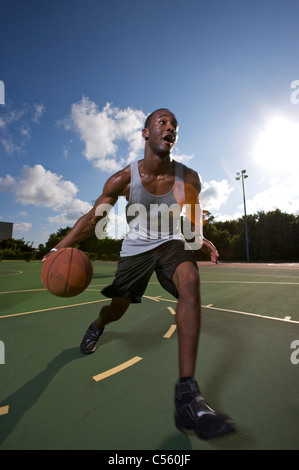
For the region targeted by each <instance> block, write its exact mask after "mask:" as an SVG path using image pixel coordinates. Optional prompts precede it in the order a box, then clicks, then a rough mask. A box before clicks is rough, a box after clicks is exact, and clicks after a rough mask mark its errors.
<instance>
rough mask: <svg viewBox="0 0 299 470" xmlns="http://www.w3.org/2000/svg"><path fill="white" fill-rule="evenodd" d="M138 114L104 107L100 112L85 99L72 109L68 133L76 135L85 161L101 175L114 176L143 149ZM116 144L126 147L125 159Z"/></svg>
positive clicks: (137, 111)
mask: <svg viewBox="0 0 299 470" xmlns="http://www.w3.org/2000/svg"><path fill="white" fill-rule="evenodd" d="M145 118H146V116H145V114H144V113H143V111H141V110H134V109H132V108H129V107H128V108H126V109H124V110H121V109H119V108H117V107H114V106H112V105H111V104H110V103H107V104H106V106H104V108H103V109H102V110H99V108H98V107H97V105H96V104H95V103H94V102H92V101H91V100H89V99H88V98H86V97H83V98H82V99H81V101H80V102H78V103H74V104H73V105H72V107H71V114H70V118H69V119H68V120H65V121H64V123H63V124H64V126H65V128H66V129H67V130H71V129H72V130H74V131H75V132H77V133H78V135H79V137H80V140H81V141H82V142H83V143H84V145H85V148H84V151H83V154H84V156H85V157H86V158H87V160H89V161H91V162H92V164H93V165H94V166H95V167H97V168H100V169H101V170H103V171H108V172H114V171H117V170H120V169H121V168H123V166H124V164H128V163H130V162H131V161H133V160H135V159H136V158H137V157H138V156H139V155H140V152H141V151H142V149H143V145H144V142H143V138H142V135H141V130H142V128H143V125H144V121H145ZM119 144H125V145H126V146H127V148H126V153H128V156H127V157H126V158H124V157H122V156H121V155H119Z"/></svg>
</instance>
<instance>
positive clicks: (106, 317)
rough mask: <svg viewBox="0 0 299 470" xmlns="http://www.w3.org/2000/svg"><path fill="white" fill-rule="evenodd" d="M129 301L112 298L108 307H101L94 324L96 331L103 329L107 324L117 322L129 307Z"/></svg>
mask: <svg viewBox="0 0 299 470" xmlns="http://www.w3.org/2000/svg"><path fill="white" fill-rule="evenodd" d="M130 303H131V299H122V298H120V297H114V298H113V299H112V301H111V303H110V304H109V305H104V307H102V309H101V311H100V313H99V318H98V319H97V322H96V327H97V328H98V329H101V328H104V327H105V326H106V325H108V324H109V323H112V322H114V321H117V320H119V319H120V318H121V317H122V316H123V315H124V314H125V313H126V311H127V309H128V307H129V306H130Z"/></svg>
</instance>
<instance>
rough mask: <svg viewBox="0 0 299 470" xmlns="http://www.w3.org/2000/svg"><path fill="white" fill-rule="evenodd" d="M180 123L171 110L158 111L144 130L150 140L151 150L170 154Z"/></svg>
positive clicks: (145, 135)
mask: <svg viewBox="0 0 299 470" xmlns="http://www.w3.org/2000/svg"><path fill="white" fill-rule="evenodd" d="M177 130H178V123H177V120H176V118H175V116H174V114H172V113H171V112H170V111H169V110H167V109H163V110H158V111H156V112H155V113H154V114H153V116H152V117H151V120H150V123H149V125H148V127H147V128H146V129H144V130H143V137H145V138H146V139H147V141H148V144H149V146H150V148H151V150H152V151H153V152H154V153H157V154H158V155H161V156H164V155H166V156H168V155H170V153H171V151H172V149H173V147H174V145H175V143H176V140H177Z"/></svg>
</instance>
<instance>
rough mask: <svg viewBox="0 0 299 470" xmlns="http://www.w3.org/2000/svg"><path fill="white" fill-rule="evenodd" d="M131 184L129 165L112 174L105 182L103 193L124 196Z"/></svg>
mask: <svg viewBox="0 0 299 470" xmlns="http://www.w3.org/2000/svg"><path fill="white" fill-rule="evenodd" d="M130 182H131V169H130V165H127V166H126V167H125V168H123V169H121V170H119V171H117V172H116V173H114V174H113V175H112V176H110V178H109V179H108V180H107V181H106V184H105V187H104V192H106V191H107V192H109V193H114V194H117V195H118V196H125V195H126V192H127V188H128V186H129V185H130Z"/></svg>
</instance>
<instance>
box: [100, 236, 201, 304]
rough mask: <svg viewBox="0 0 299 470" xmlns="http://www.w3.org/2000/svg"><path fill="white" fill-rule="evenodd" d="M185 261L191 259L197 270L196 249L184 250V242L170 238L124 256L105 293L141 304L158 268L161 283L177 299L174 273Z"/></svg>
mask: <svg viewBox="0 0 299 470" xmlns="http://www.w3.org/2000/svg"><path fill="white" fill-rule="evenodd" d="M185 261H190V262H191V263H193V264H194V266H195V267H196V269H198V267H197V263H196V260H195V257H194V253H193V251H192V250H187V249H185V243H184V242H183V241H180V240H170V241H167V242H165V243H163V244H162V245H160V246H158V247H157V248H154V249H153V250H150V251H146V252H145V253H141V254H139V255H134V256H124V257H122V258H120V260H119V262H118V267H117V271H116V274H115V279H114V281H113V284H111V285H110V286H107V287H105V288H104V289H103V290H102V294H103V295H105V296H106V297H109V298H113V297H121V298H123V299H131V302H132V303H140V302H141V298H142V296H143V294H144V292H145V290H146V287H147V285H148V282H149V280H150V278H151V276H152V274H153V272H154V271H155V272H156V275H157V278H158V280H159V282H160V284H161V286H162V287H163V288H164V289H166V290H167V291H168V292H169V293H170V294H171V295H173V296H174V297H176V298H178V292H177V289H176V287H175V285H174V283H173V282H172V276H173V274H174V272H175V270H176V268H177V267H178V266H179V264H181V263H183V262H185Z"/></svg>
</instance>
